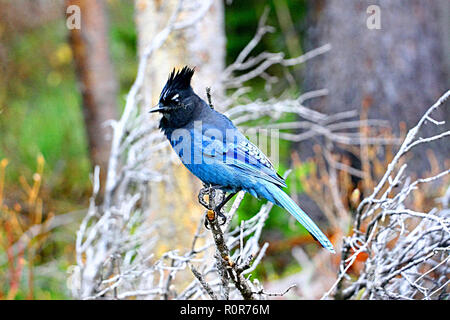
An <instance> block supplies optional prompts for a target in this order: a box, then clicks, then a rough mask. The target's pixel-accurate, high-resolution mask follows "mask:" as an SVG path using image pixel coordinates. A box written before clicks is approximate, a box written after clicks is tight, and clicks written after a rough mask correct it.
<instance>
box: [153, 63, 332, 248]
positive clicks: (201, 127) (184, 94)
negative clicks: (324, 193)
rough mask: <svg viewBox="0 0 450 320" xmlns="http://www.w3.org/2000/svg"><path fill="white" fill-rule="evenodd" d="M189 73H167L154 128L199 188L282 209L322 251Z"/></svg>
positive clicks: (279, 184) (308, 224) (275, 180)
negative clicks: (242, 194)
mask: <svg viewBox="0 0 450 320" xmlns="http://www.w3.org/2000/svg"><path fill="white" fill-rule="evenodd" d="M193 74H194V69H191V68H189V67H187V66H186V67H184V68H183V69H182V70H180V71H178V72H176V71H175V69H174V70H173V71H172V72H171V73H170V75H169V78H168V80H167V83H166V85H165V86H164V88H163V90H162V92H161V96H160V99H159V103H158V105H157V106H156V107H155V108H153V109H151V110H150V112H159V113H161V114H162V118H161V121H160V124H159V128H160V129H161V130H162V132H163V133H164V134H165V136H166V137H167V139H168V140H169V141H170V144H171V145H172V147H173V149H174V150H175V152H176V153H177V154H178V156H179V157H180V159H181V161H182V162H183V164H184V165H185V166H186V168H187V169H189V170H190V171H191V172H192V173H193V174H194V175H195V176H197V177H198V178H199V179H200V180H201V181H202V182H203V183H204V184H206V185H209V186H211V187H212V188H214V189H220V190H222V191H224V192H229V193H230V194H229V195H228V196H227V197H225V198H224V200H223V201H222V202H221V203H220V204H219V205H218V206H217V208H216V209H215V211H216V212H217V213H218V214H220V210H221V208H222V207H223V206H224V205H225V203H226V202H227V201H229V200H230V199H231V198H232V197H233V196H234V195H235V194H236V193H237V192H239V191H241V190H244V191H246V192H248V193H250V194H251V195H253V196H254V197H256V198H264V199H267V200H268V201H270V202H272V203H274V204H276V205H278V206H280V207H282V208H284V209H286V210H287V211H289V213H290V214H292V215H293V216H294V217H295V218H296V219H297V221H298V222H300V223H301V224H302V225H303V226H304V227H305V228H306V229H307V230H308V231H309V232H310V234H311V235H312V236H313V237H314V238H315V239H316V240H318V241H319V242H320V243H321V244H322V246H323V247H325V248H326V249H327V250H328V251H330V252H332V253H335V251H334V248H333V245H332V244H331V242H330V241H329V240H328V239H327V237H326V236H325V235H324V234H323V233H322V231H320V229H319V228H318V227H317V226H316V224H315V223H314V222H313V221H312V220H311V218H309V217H308V215H307V214H306V213H305V212H304V211H303V210H302V209H301V208H300V207H299V206H298V205H297V204H296V203H295V202H294V201H293V200H292V199H291V198H290V197H289V196H288V195H287V194H286V193H285V192H284V191H283V190H282V188H283V187H286V183H285V181H284V179H283V178H282V177H281V176H280V175H278V174H277V173H276V171H275V169H274V167H273V165H272V163H271V162H270V161H269V159H268V158H267V157H266V156H265V155H264V154H263V153H262V152H261V151H260V150H259V149H258V148H257V147H256V146H255V145H253V144H252V143H251V142H250V141H249V140H248V139H247V138H246V137H245V136H244V135H243V134H242V133H241V132H240V131H239V130H238V129H237V128H236V127H235V126H234V125H233V123H232V122H231V120H230V119H228V118H227V117H226V116H225V115H223V114H221V113H219V112H217V111H216V110H214V109H213V108H211V107H210V106H209V105H208V104H207V103H206V102H205V101H204V100H202V99H201V98H200V97H199V96H198V95H196V94H195V92H194V91H193V89H192V87H191V79H192V76H193Z"/></svg>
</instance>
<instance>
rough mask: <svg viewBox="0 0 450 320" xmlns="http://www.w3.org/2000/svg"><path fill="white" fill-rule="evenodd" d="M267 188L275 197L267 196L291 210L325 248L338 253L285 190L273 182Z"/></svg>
mask: <svg viewBox="0 0 450 320" xmlns="http://www.w3.org/2000/svg"><path fill="white" fill-rule="evenodd" d="M266 190H267V191H268V192H269V193H270V194H271V195H272V197H273V199H270V198H269V197H265V198H267V199H268V200H270V201H271V202H273V203H275V204H276V205H278V206H280V207H282V208H284V209H286V210H287V211H289V213H290V214H292V215H293V216H294V217H295V219H297V221H298V222H300V223H301V224H302V226H304V227H305V228H306V230H308V231H309V233H310V234H311V235H312V236H313V237H314V238H315V239H316V240H317V241H319V242H320V243H321V244H322V246H323V247H324V248H325V249H327V250H328V251H330V252H331V253H336V251H334V248H333V245H332V244H331V242H330V240H328V238H327V237H326V236H325V235H324V234H323V232H322V231H320V229H319V228H318V227H317V226H316V224H315V223H314V221H312V220H311V218H310V217H308V215H307V214H306V213H305V212H304V211H303V210H302V209H301V208H300V207H299V206H298V205H297V204H296V203H295V202H294V200H292V199H291V198H290V197H289V196H288V195H287V194H286V193H285V192H284V191H283V190H281V189H280V188H279V187H277V186H275V185H273V184H266ZM272 200H274V201H272Z"/></svg>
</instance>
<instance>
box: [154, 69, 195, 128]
mask: <svg viewBox="0 0 450 320" xmlns="http://www.w3.org/2000/svg"><path fill="white" fill-rule="evenodd" d="M193 75H194V68H189V67H187V66H186V67H184V68H183V69H181V70H179V71H176V70H175V69H174V70H173V71H172V72H171V73H170V75H169V78H168V79H167V82H166V85H165V86H164V88H163V89H162V91H161V95H160V97H159V103H158V105H157V106H155V107H154V108H153V109H151V110H150V111H149V112H159V113H162V115H163V121H166V122H170V123H171V124H172V125H176V126H181V125H182V124H183V122H185V121H186V120H187V119H189V118H190V116H191V114H192V112H193V110H194V108H195V101H194V99H193V97H194V96H195V93H194V91H193V90H192V87H191V79H192V76H193Z"/></svg>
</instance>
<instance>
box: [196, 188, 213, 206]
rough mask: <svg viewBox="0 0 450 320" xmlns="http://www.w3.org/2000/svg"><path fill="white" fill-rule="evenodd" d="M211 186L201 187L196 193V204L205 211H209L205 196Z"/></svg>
mask: <svg viewBox="0 0 450 320" xmlns="http://www.w3.org/2000/svg"><path fill="white" fill-rule="evenodd" d="M210 188H211V186H206V185H203V188H201V189H200V191H199V193H198V202H200V204H201V205H202V206H204V207H205V208H206V209H209V203H208V202H206V201H205V195H207V194H208V195H209V192H210Z"/></svg>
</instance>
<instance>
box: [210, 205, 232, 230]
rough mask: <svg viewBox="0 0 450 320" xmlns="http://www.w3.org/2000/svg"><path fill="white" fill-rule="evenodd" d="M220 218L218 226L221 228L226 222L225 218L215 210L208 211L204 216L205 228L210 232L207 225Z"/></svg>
mask: <svg viewBox="0 0 450 320" xmlns="http://www.w3.org/2000/svg"><path fill="white" fill-rule="evenodd" d="M217 216H218V217H220V218H221V221H219V226H223V225H224V224H225V223H226V222H227V217H226V216H225V215H224V214H223V213H222V212H221V211H216V210H211V209H208V211H207V212H206V216H205V228H206V229H208V230H210V229H211V228H210V227H209V223H210V222H212V221H214V219H216V217H217Z"/></svg>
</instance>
